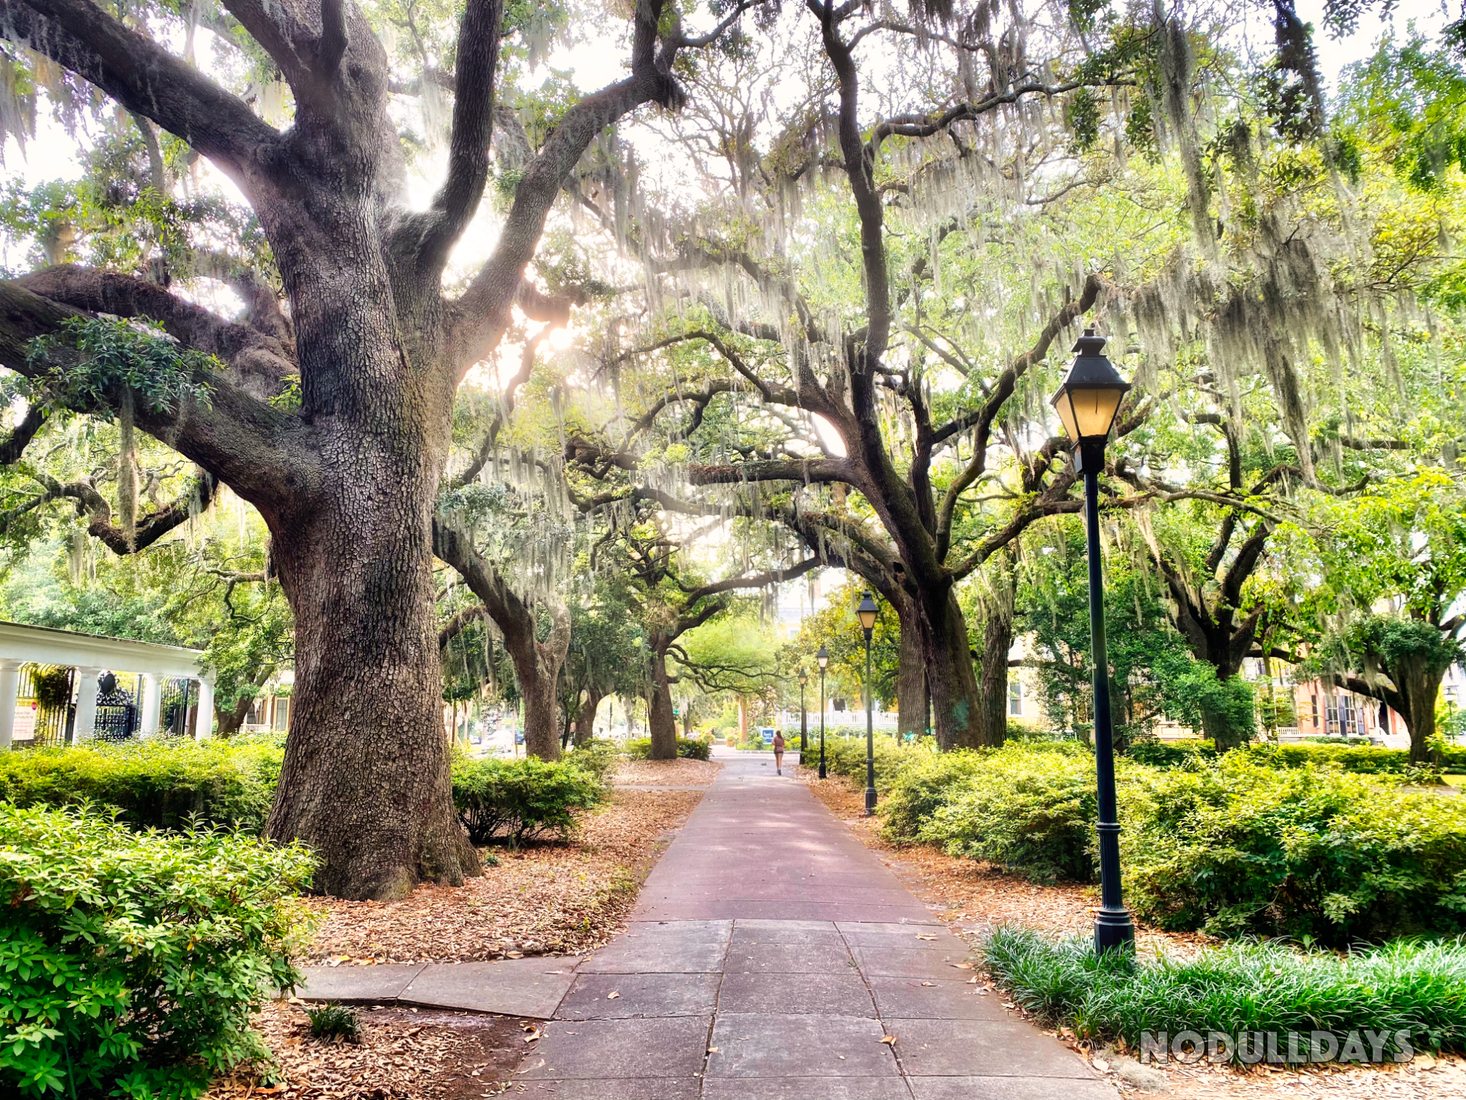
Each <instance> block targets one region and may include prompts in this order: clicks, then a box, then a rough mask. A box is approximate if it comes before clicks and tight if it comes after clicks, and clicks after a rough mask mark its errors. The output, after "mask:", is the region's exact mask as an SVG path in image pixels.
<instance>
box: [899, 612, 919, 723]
mask: <svg viewBox="0 0 1466 1100" xmlns="http://www.w3.org/2000/svg"><path fill="white" fill-rule="evenodd" d="M926 721H927V708H926V652H925V651H924V650H923V649H922V645H921V629H920V627H918V626H917V623H916V616H915V615H914V614H913V613H910V612H908V613H907V614H905V615H903V616H902V617H901V648H900V656H899V664H898V666H897V670H896V723H897V726H898V728H899V729H900V731H901V734H902V735H903V736H905V735H906V734H908V733H914V734H918V735H920V734H924V733H925V732H926Z"/></svg>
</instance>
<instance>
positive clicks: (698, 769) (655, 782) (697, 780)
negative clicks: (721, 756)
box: [611, 760, 723, 787]
mask: <svg viewBox="0 0 1466 1100" xmlns="http://www.w3.org/2000/svg"><path fill="white" fill-rule="evenodd" d="M722 766H723V765H722V764H719V763H717V762H716V761H713V760H623V761H621V762H620V763H619V764H617V765H616V771H615V772H614V773H613V775H612V778H611V781H612V782H613V783H615V784H617V785H618V786H624V785H627V784H632V785H635V786H639V787H711V786H712V784H713V780H714V779H716V778H717V777H718V769H719V768H721V767H722Z"/></svg>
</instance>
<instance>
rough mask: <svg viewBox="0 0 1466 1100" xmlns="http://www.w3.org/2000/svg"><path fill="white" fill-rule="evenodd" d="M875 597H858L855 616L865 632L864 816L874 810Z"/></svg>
mask: <svg viewBox="0 0 1466 1100" xmlns="http://www.w3.org/2000/svg"><path fill="white" fill-rule="evenodd" d="M878 613H879V608H877V607H876V601H875V598H874V597H873V596H872V595H871V594H870V593H869V592H867V593H866V594H865V595H864V596H862V597H861V598H860V606H859V607H857V608H856V609H855V617H856V618H858V619H859V620H860V629H861V630H862V631H863V632H864V633H865V816H866V817H870V816H871V814H873V813H875V812H876V734H875V722H874V719H873V718H872V717H871V699H870V636H871V632H872V631H874V630H875V628H876V615H877V614H878Z"/></svg>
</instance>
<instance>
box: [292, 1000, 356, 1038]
mask: <svg viewBox="0 0 1466 1100" xmlns="http://www.w3.org/2000/svg"><path fill="white" fill-rule="evenodd" d="M305 1018H306V1022H307V1023H308V1024H309V1025H310V1033H311V1038H312V1039H321V1040H324V1041H326V1042H333V1041H336V1040H340V1041H341V1042H345V1043H355V1042H357V1041H358V1040H359V1039H360V1038H361V1020H360V1019H359V1018H358V1017H357V1014H356V1010H355V1009H353V1008H348V1007H347V1006H346V1005H339V1004H336V1003H335V1002H334V1001H328V1002H327V1003H326V1004H323V1005H312V1006H310V1007H308V1008H307V1009H306V1010H305Z"/></svg>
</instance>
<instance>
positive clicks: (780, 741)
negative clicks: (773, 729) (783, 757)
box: [774, 733, 784, 752]
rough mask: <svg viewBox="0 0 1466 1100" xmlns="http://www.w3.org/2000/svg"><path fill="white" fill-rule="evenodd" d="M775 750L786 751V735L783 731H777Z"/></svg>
mask: <svg viewBox="0 0 1466 1100" xmlns="http://www.w3.org/2000/svg"><path fill="white" fill-rule="evenodd" d="M774 751H775V752H783V751H784V735H783V734H782V733H776V734H774Z"/></svg>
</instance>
